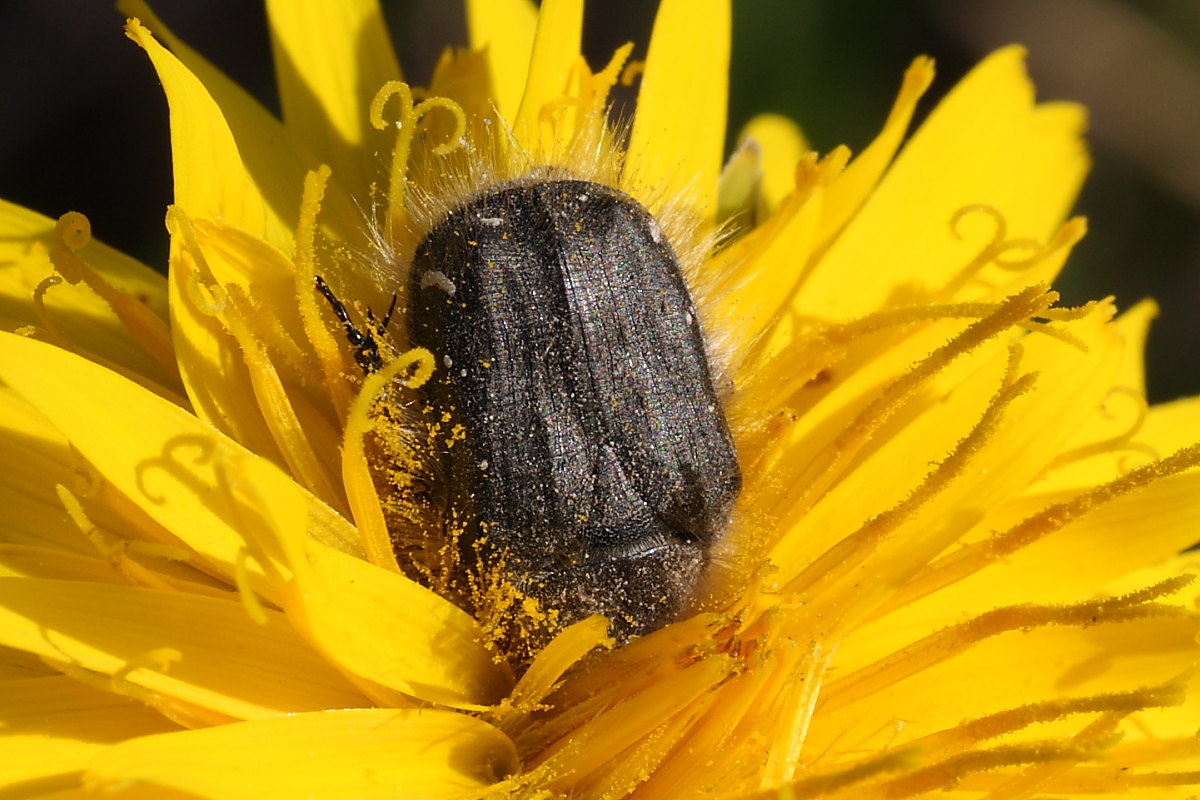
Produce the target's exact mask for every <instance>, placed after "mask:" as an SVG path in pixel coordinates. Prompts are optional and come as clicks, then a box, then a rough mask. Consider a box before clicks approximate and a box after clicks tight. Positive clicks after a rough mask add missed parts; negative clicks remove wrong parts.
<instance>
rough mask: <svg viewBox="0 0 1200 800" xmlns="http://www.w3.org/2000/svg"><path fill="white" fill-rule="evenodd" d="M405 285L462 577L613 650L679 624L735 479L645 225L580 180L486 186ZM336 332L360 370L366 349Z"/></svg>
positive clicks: (692, 342) (682, 293)
mask: <svg viewBox="0 0 1200 800" xmlns="http://www.w3.org/2000/svg"><path fill="white" fill-rule="evenodd" d="M409 284H410V285H409V287H408V305H409V312H408V325H409V331H408V333H409V341H410V343H411V344H412V345H413V346H419V347H424V348H427V349H428V350H429V351H430V352H431V353H432V354H433V356H434V359H435V362H436V364H437V365H438V370H437V372H435V374H434V376H433V378H432V379H431V380H430V381H429V382H428V383H426V384H425V386H424V387H422V392H423V399H424V401H425V403H426V406H425V408H426V412H427V413H430V414H434V415H443V414H448V415H449V416H450V418H451V419H452V423H453V424H456V425H461V426H462V430H463V431H464V435H463V436H462V437H461V440H460V441H455V442H453V443H447V444H446V445H445V446H442V447H440V448H439V453H438V454H437V455H436V456H435V460H436V461H437V462H438V466H437V468H436V472H437V473H438V475H439V476H440V478H441V479H440V480H439V481H438V482H437V487H436V491H435V494H434V497H433V504H434V505H435V506H436V507H437V509H438V516H439V517H440V519H441V523H442V526H443V528H444V530H443V532H442V534H443V540H444V541H454V542H456V544H457V547H458V551H459V559H460V563H461V564H462V565H463V566H464V567H465V568H466V569H468V570H474V571H475V572H476V573H477V574H482V573H485V572H487V571H488V570H489V569H491V568H492V567H493V565H496V564H503V565H504V566H503V572H504V574H505V576H506V577H507V579H508V580H509V581H511V583H512V585H513V586H514V587H515V588H516V589H517V590H518V591H519V592H520V593H521V594H522V595H523V596H525V597H529V598H533V599H536V600H537V601H538V603H539V604H540V606H541V607H542V608H543V609H545V610H548V611H552V612H557V616H558V619H557V623H558V624H559V625H562V624H569V623H570V622H573V621H575V620H578V619H581V618H583V617H586V616H588V615H590V614H602V615H604V616H605V617H607V618H608V619H609V620H610V621H611V623H612V626H613V632H614V634H615V635H616V636H617V638H618V639H619V640H626V639H628V638H629V637H630V636H632V635H638V634H643V633H647V632H650V631H652V630H655V629H657V628H659V627H662V626H663V625H664V624H666V623H667V622H670V621H671V620H672V619H674V618H675V617H677V616H678V614H679V613H680V612H681V611H682V610H683V608H684V607H685V606H686V604H687V603H688V601H689V599H690V598H691V595H692V593H693V591H694V589H695V587H696V585H697V582H698V581H699V579H700V577H701V575H702V573H703V571H704V569H705V567H706V565H707V562H708V552H709V547H710V545H711V544H712V542H713V541H714V539H715V538H716V537H717V536H718V535H719V533H720V532H721V531H722V529H723V528H724V527H725V526H726V525H727V524H728V521H729V516H730V512H731V509H732V506H733V503H734V501H735V500H736V498H737V494H738V491H739V489H740V487H741V475H740V471H739V468H738V463H737V459H736V455H735V452H734V447H733V443H732V441H731V439H730V435H729V430H728V426H727V424H726V421H725V418H724V416H723V412H722V409H721V404H720V402H719V400H718V398H717V396H716V392H715V391H714V386H713V378H712V375H711V371H710V367H709V363H708V356H707V349H706V346H705V342H704V339H703V336H702V334H701V330H700V326H699V322H698V317H697V314H696V311H695V307H694V304H693V302H692V298H691V296H690V295H689V293H688V289H687V286H686V284H685V282H684V279H683V276H682V274H681V272H680V267H679V263H678V260H677V258H676V256H675V253H674V251H673V250H672V248H671V245H670V243H669V242H668V241H667V239H666V237H665V236H664V235H663V233H662V231H661V229H660V228H659V226H658V224H657V223H656V222H655V220H654V219H653V217H652V216H651V215H650V214H649V212H647V211H646V210H645V209H644V208H642V206H640V205H639V204H638V203H637V202H635V201H634V200H632V199H631V198H629V197H628V196H626V195H624V194H623V193H621V192H619V191H617V190H615V189H613V188H610V187H608V186H604V185H601V184H598V183H594V182H590V181H582V180H571V179H555V180H534V179H526V180H523V181H516V182H510V183H505V184H500V185H497V186H492V187H489V188H487V189H485V190H484V191H482V192H481V193H479V194H478V195H476V196H474V197H473V198H469V199H468V200H467V201H466V202H465V203H464V204H460V205H458V206H457V207H454V208H452V209H451V210H450V211H449V212H448V213H447V215H446V216H445V217H444V218H443V219H442V220H441V221H440V222H438V223H437V224H435V225H434V226H433V227H432V228H431V229H430V230H429V231H428V233H426V235H425V236H424V238H423V239H422V240H421V242H420V243H419V244H418V246H417V248H416V251H415V253H414V256H413V261H412V264H411V267H410V272H409ZM322 290H323V291H324V292H325V293H326V296H327V297H329V298H331V297H332V296H331V295H330V294H329V293H328V290H325V289H322ZM339 308H340V304H336V301H335V311H336V310H339ZM344 315H345V311H344V309H341V313H340V314H339V318H342V317H344ZM342 321H343V322H346V321H347V320H346V319H342ZM347 332H348V334H349V335H350V337H351V339H352V343H355V344H356V357H358V360H359V362H360V364H363V366H364V367H369V366H370V365H369V364H368V363H367V362H370V361H371V360H372V357H374V359H376V360H377V359H378V355H377V350H376V349H375V348H374V342H373V341H372V340H370V338H369V337H364V336H363V335H362V334H359V333H358V332H357V331H355V330H354V329H353V326H348V327H347ZM364 347H365V348H367V350H366V351H364V350H363V348H364ZM367 351H369V352H367ZM364 355H365V356H366V358H365V359H364Z"/></svg>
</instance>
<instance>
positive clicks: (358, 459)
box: [342, 347, 434, 572]
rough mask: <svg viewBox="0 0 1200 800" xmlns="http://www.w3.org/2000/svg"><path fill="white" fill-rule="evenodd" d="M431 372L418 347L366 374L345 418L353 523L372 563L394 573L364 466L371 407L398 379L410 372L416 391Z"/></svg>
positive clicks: (428, 356) (428, 357)
mask: <svg viewBox="0 0 1200 800" xmlns="http://www.w3.org/2000/svg"><path fill="white" fill-rule="evenodd" d="M433 370H434V359H433V353H430V352H429V351H428V350H426V349H425V348H423V347H417V348H414V349H412V350H409V351H408V352H407V353H405V354H404V355H402V356H401V357H400V358H397V359H396V360H395V361H393V362H391V363H390V364H387V365H385V366H384V368H383V369H381V370H380V371H379V372H376V373H373V374H371V375H368V376H367V377H366V379H365V380H364V381H363V385H362V389H361V390H360V391H359V393H358V396H357V397H355V398H354V403H353V404H352V405H351V407H350V412H349V414H348V415H347V416H346V430H345V432H344V433H343V435H342V484H343V486H344V487H345V489H346V498H347V500H348V501H349V503H350V511H351V513H352V514H353V515H354V523H355V525H356V526H357V527H358V532H359V535H360V536H361V537H362V543H363V550H364V551H365V552H366V554H367V560H368V561H370V562H371V563H372V564H374V565H376V566H378V567H383V568H384V569H389V570H391V571H393V572H400V565H399V564H398V563H397V562H396V553H395V550H394V549H393V548H392V540H391V536H390V535H389V534H388V529H387V522H386V520H385V519H384V516H383V510H382V508H381V506H380V503H379V495H378V494H377V493H376V491H375V484H374V481H373V480H372V479H371V471H370V469H369V467H368V466H367V457H366V448H365V439H366V436H367V434H368V433H369V432H370V431H371V430H372V428H373V423H372V422H371V415H370V410H371V404H372V403H373V402H374V401H375V398H376V397H377V396H378V395H379V394H380V393H381V392H382V391H383V390H384V388H385V387H386V386H387V385H388V384H389V383H390V382H391V381H392V380H394V379H395V378H396V377H397V376H399V375H401V374H403V373H405V372H409V373H410V375H409V376H408V378H407V380H406V381H405V386H407V387H409V388H410V389H415V388H417V387H419V386H421V385H422V384H423V383H425V381H427V380H429V377H430V376H431V375H432V374H433Z"/></svg>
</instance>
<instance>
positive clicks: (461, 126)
mask: <svg viewBox="0 0 1200 800" xmlns="http://www.w3.org/2000/svg"><path fill="white" fill-rule="evenodd" d="M393 97H395V98H397V99H398V101H399V112H400V113H399V117H398V119H397V120H396V123H395V124H396V127H397V129H398V133H397V135H396V144H395V145H394V146H393V148H392V165H391V170H390V171H389V175H388V194H387V197H388V202H387V229H388V231H394V230H395V229H396V226H397V225H398V224H399V223H400V221H401V220H402V219H403V215H404V200H405V192H406V178H407V175H408V163H409V159H410V158H411V156H412V143H413V138H414V137H415V136H416V134H417V125H418V123H419V122H420V120H421V118H422V117H423V116H425V114H427V113H429V112H430V111H432V110H433V109H435V108H438V109H442V110H443V111H446V112H448V113H450V115H451V116H452V117H453V118H454V132H453V133H452V134H451V135H450V136H449V137H448V138H447V140H446V141H444V142H441V143H440V144H437V145H435V146H434V147H433V148H432V151H433V154H434V155H439V156H441V155H445V154H447V153H449V152H451V151H452V150H455V149H457V148H458V147H461V146H462V144H463V137H464V136H465V135H466V131H467V115H466V113H464V112H463V110H462V107H461V106H460V105H458V103H455V102H454V101H453V100H450V99H449V98H446V97H428V98H426V99H424V100H422V101H421V102H419V103H417V104H415V105H414V104H413V91H412V89H411V88H410V87H409V85H408V84H407V83H404V82H403V81H388V82H387V83H385V84H384V85H383V86H382V87H381V88H380V89H379V91H378V92H376V93H375V98H374V99H373V100H371V107H370V111H369V114H370V120H371V125H372V126H374V127H375V129H376V130H384V129H385V128H386V127H387V121H386V120H385V119H384V118H383V109H384V106H386V105H387V102H388V100H390V99H392V98H393Z"/></svg>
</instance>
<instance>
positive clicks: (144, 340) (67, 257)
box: [35, 211, 179, 376]
mask: <svg viewBox="0 0 1200 800" xmlns="http://www.w3.org/2000/svg"><path fill="white" fill-rule="evenodd" d="M91 239H92V226H91V223H90V222H89V221H88V218H87V217H86V216H84V215H83V214H80V213H79V212H78V211H68V212H67V213H66V214H63V215H62V216H61V217H59V218H58V222H57V223H56V224H55V226H54V243H53V244H52V245H51V246H50V252H49V256H50V263H51V264H53V265H54V269H55V271H57V272H58V274H59V275H60V276H62V279H63V280H66V281H67V283H70V284H71V285H77V284H79V283H80V282H82V283H83V284H84V285H85V286H87V287H88V288H89V289H91V290H92V291H93V292H95V293H96V294H97V295H98V296H99V297H100V299H101V300H103V301H104V302H105V303H106V304H107V305H108V307H109V309H111V310H112V312H113V314H115V315H116V317H117V320H118V321H119V322H120V323H121V325H122V326H123V327H124V328H125V330H126V331H128V332H129V335H130V336H131V337H133V340H134V341H135V342H137V343H138V344H139V345H141V347H142V349H143V350H145V351H146V352H147V353H148V354H149V355H150V357H151V358H153V359H154V360H155V361H156V362H158V363H159V364H160V365H161V366H162V367H163V368H164V369H165V370H166V371H167V373H168V374H169V375H172V376H178V374H179V371H178V367H177V365H176V363H175V349H174V346H173V345H172V344H171V331H170V328H169V327H168V326H167V323H166V322H164V321H163V320H162V319H161V318H160V317H159V316H158V315H157V314H155V313H154V312H153V311H151V310H150V308H149V307H148V306H147V305H146V304H145V303H142V302H139V301H138V300H136V299H134V298H133V297H130V296H129V295H128V294H126V293H125V292H123V291H121V290H120V289H117V288H115V287H114V286H113V285H112V284H110V283H109V282H108V281H106V280H105V279H104V278H103V277H101V275H100V274H99V273H98V272H96V271H95V270H94V269H92V268H91V267H90V266H89V265H88V263H87V262H86V261H84V260H83V258H81V257H80V256H79V253H78V251H79V250H80V249H82V248H83V247H84V246H85V245H87V244H88V242H90V241H91ZM43 283H45V282H43ZM38 288H39V289H41V293H42V294H44V292H45V289H43V288H42V284H39V285H38ZM47 288H48V287H47ZM35 303H36V304H37V306H38V310H39V316H41V318H42V321H43V322H47V321H48V317H47V316H46V315H45V313H44V312H45V308H44V305H43V304H42V302H41V299H40V297H39V296H38V293H37V292H36V291H35ZM50 330H52V331H56V330H57V329H55V328H53V327H52V326H51V327H50ZM58 335H61V334H58Z"/></svg>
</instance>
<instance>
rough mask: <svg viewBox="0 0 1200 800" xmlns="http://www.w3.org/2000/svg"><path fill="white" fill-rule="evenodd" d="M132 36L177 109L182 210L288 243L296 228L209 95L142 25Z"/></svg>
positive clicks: (174, 152) (134, 26) (174, 122)
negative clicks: (263, 187)
mask: <svg viewBox="0 0 1200 800" xmlns="http://www.w3.org/2000/svg"><path fill="white" fill-rule="evenodd" d="M127 31H128V35H129V37H130V38H131V39H133V40H134V41H135V42H137V43H138V44H139V45H141V47H142V49H143V50H145V51H146V54H147V55H148V56H150V61H151V63H152V64H153V65H154V69H155V71H156V72H157V73H158V79H159V80H160V81H162V85H163V91H164V92H165V93H166V95H167V104H168V105H169V106H170V109H171V163H172V167H173V171H174V183H175V203H176V205H178V206H179V207H180V208H182V209H183V210H184V211H185V212H186V213H187V214H189V215H191V216H193V217H206V218H210V219H223V220H225V221H226V222H227V223H229V224H231V225H236V226H238V227H239V228H244V229H245V230H247V231H249V232H251V233H253V234H255V235H256V236H261V237H264V238H266V239H267V240H268V241H272V242H286V241H288V240H289V239H290V237H291V231H290V229H289V228H288V226H287V225H285V224H284V223H283V222H282V221H281V220H280V218H279V217H278V216H277V215H276V214H275V213H274V211H273V210H272V209H271V208H270V207H269V206H268V205H267V204H266V202H265V201H264V200H263V197H262V194H260V193H259V190H258V186H257V185H256V184H255V183H254V179H253V178H252V177H251V175H250V173H249V172H248V171H247V170H246V167H245V164H244V163H243V162H242V157H241V154H240V153H239V151H238V147H237V143H236V142H235V141H234V138H233V134H232V133H231V132H230V130H229V125H228V124H227V123H226V122H225V117H224V116H223V115H222V114H221V109H220V108H219V107H218V106H217V104H216V103H215V102H214V101H213V99H212V97H211V96H210V95H209V93H208V90H206V89H205V88H204V85H203V84H202V83H200V81H199V80H197V78H196V76H195V75H193V74H192V73H191V72H189V71H188V69H187V67H185V66H184V65H183V64H181V63H180V61H179V59H177V58H176V57H175V56H173V55H171V54H170V53H169V52H167V50H166V49H165V48H164V47H163V46H162V45H160V44H159V43H158V42H156V41H155V40H154V37H153V36H151V35H150V32H149V31H148V30H146V29H145V28H144V27H142V25H141V24H140V23H138V21H137V20H132V21H130V22H129V24H128V26H127Z"/></svg>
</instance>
